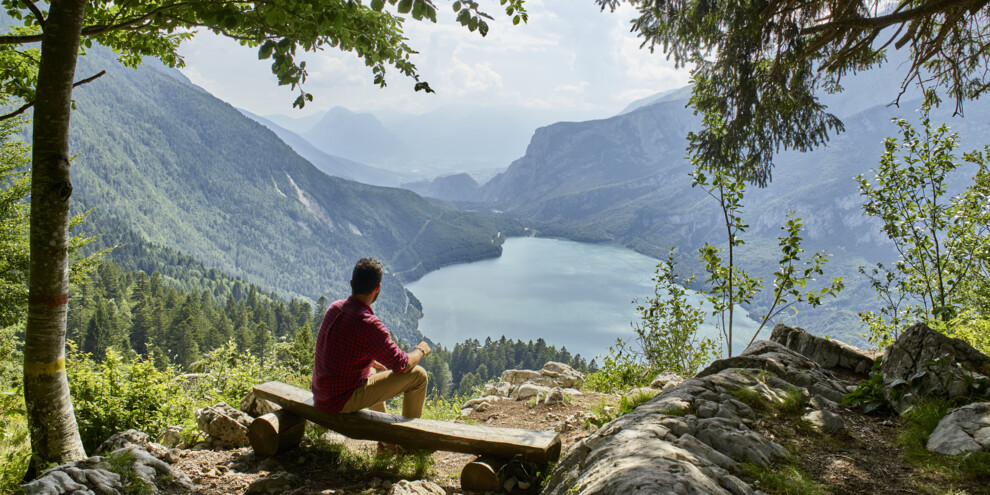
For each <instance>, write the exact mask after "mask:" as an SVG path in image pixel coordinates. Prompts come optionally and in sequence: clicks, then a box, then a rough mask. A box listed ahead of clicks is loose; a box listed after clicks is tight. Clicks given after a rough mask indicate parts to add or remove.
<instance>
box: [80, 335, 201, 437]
mask: <svg viewBox="0 0 990 495" xmlns="http://www.w3.org/2000/svg"><path fill="white" fill-rule="evenodd" d="M66 358H67V359H66V363H67V366H66V369H67V372H68V376H69V383H70V384H71V386H72V402H73V407H74V408H75V413H76V421H77V422H78V423H79V433H80V435H81V436H82V440H83V445H84V446H85V447H86V451H87V452H92V451H93V449H95V448H96V447H98V446H99V445H100V443H102V442H103V441H104V440H106V439H107V438H108V437H110V436H111V435H113V434H114V433H118V432H121V431H124V430H127V429H131V428H134V429H136V430H140V431H143V432H145V433H148V434H149V435H152V436H153V437H154V436H157V435H159V434H161V433H162V432H164V431H165V429H167V428H168V427H169V426H171V425H177V424H182V423H184V422H186V421H189V420H190V419H191V418H192V403H191V401H190V400H189V398H188V397H187V396H186V395H185V394H184V393H183V390H182V386H181V384H180V383H179V382H177V381H175V380H174V379H173V378H174V377H175V375H176V373H175V371H174V370H173V369H172V368H165V369H164V370H158V369H157V368H155V364H154V362H153V361H151V360H140V359H135V360H133V361H129V362H128V361H125V360H124V359H123V358H122V357H121V356H120V355H119V354H117V353H116V352H115V351H113V350H109V351H107V355H106V358H105V359H104V360H103V362H102V363H96V362H94V361H93V359H92V356H90V355H89V354H87V353H83V352H80V351H79V350H78V349H77V348H76V346H75V344H73V343H71V342H70V343H69V349H68V353H67V355H66Z"/></svg>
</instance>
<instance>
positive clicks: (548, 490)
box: [543, 341, 846, 495]
mask: <svg viewBox="0 0 990 495" xmlns="http://www.w3.org/2000/svg"><path fill="white" fill-rule="evenodd" d="M741 388H747V389H749V390H752V391H754V392H756V393H758V394H760V395H762V396H763V397H765V398H766V399H767V400H771V401H778V400H781V399H783V398H784V397H786V396H787V395H788V394H790V393H793V390H795V389H796V390H798V391H800V393H801V394H802V396H803V398H804V400H807V401H810V400H811V399H812V398H814V397H818V400H817V401H816V402H818V403H820V404H822V405H824V406H828V405H830V404H831V403H832V402H834V401H837V400H841V397H842V395H843V394H844V393H845V392H846V384H844V383H842V382H839V381H838V380H836V379H835V378H834V377H833V376H832V375H831V373H829V372H827V371H825V370H824V369H823V368H822V366H821V365H820V364H818V363H817V362H816V361H814V360H812V359H810V358H808V357H806V356H803V355H801V354H799V353H797V352H795V351H794V350H791V349H789V348H787V347H785V346H783V345H781V344H779V343H776V342H768V341H761V342H756V343H754V344H753V345H752V346H750V347H748V348H747V349H746V350H745V351H743V353H742V354H740V355H739V356H735V357H733V358H729V359H723V360H719V361H716V362H714V363H712V365H711V366H709V367H708V368H706V369H705V370H704V371H702V373H700V374H699V375H698V376H697V377H695V378H691V379H687V380H684V381H683V382H681V383H679V384H677V385H672V386H669V387H667V388H666V389H663V391H661V392H660V393H659V394H658V395H657V396H656V397H654V398H653V399H652V400H650V401H648V402H646V403H644V404H642V405H640V406H639V407H638V408H636V410H634V411H632V412H630V413H628V414H626V415H624V416H622V417H620V418H618V419H616V420H615V421H613V422H611V423H608V424H606V425H603V426H602V427H601V428H599V429H598V430H597V431H595V432H594V433H591V434H590V435H589V436H587V437H586V438H584V439H582V440H580V441H578V443H576V444H575V445H573V446H572V447H571V448H570V449H568V451H567V452H566V453H565V454H564V456H563V457H562V458H561V459H560V461H559V462H558V463H557V466H556V467H555V469H554V471H553V472H552V473H551V475H550V477H549V479H548V481H547V484H546V487H545V488H544V490H543V493H544V494H546V495H564V494H567V493H575V492H576V493H587V494H592V493H595V494H600V493H663V494H667V493H674V494H702V493H704V494H708V493H713V494H734V495H742V494H755V493H759V492H758V491H757V490H754V489H753V487H750V486H749V485H748V484H746V483H745V482H744V481H742V480H741V479H739V478H737V477H736V476H735V475H733V474H732V473H734V472H738V465H739V463H740V462H752V463H755V464H757V465H759V466H764V467H766V466H770V465H772V464H773V463H775V462H777V461H779V460H781V459H783V458H786V457H787V456H788V455H789V454H788V452H787V449H785V448H784V447H783V446H781V445H779V444H777V443H775V442H774V441H772V440H770V439H769V438H767V437H764V436H763V435H761V434H759V433H757V432H756V431H754V430H752V429H751V428H750V427H749V426H748V425H749V424H753V423H754V422H755V421H756V420H757V419H758V418H759V415H760V414H761V413H759V412H757V411H754V409H753V408H751V407H750V406H748V405H746V404H744V403H742V402H740V401H739V400H738V399H736V398H735V396H734V395H733V393H734V392H736V391H738V390H739V389H741ZM830 401H831V402H830ZM820 414H821V416H822V418H823V420H824V419H826V418H827V417H829V415H831V414H832V413H831V412H830V411H825V410H822V411H820ZM836 416H837V415H836Z"/></svg>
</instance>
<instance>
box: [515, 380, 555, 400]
mask: <svg viewBox="0 0 990 495" xmlns="http://www.w3.org/2000/svg"><path fill="white" fill-rule="evenodd" d="M548 392H550V389H549V388H547V387H544V386H542V385H536V384H533V383H528V382H527V383H523V384H522V385H520V386H519V389H518V390H516V400H526V399H529V398H531V397H537V396H540V395H544V394H547V393H548Z"/></svg>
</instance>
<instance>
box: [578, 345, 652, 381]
mask: <svg viewBox="0 0 990 495" xmlns="http://www.w3.org/2000/svg"><path fill="white" fill-rule="evenodd" d="M627 346H628V344H627V343H626V341H624V340H622V339H616V340H615V345H614V346H612V347H609V349H608V356H605V358H604V359H603V360H602V366H601V367H600V368H599V369H598V371H596V372H594V373H591V374H589V375H588V376H586V377H585V379H584V387H585V388H587V389H590V390H594V391H596V392H615V391H617V390H626V389H629V388H632V387H640V386H643V385H648V384H649V382H650V379H651V378H652V377H650V375H649V372H650V368H649V366H647V365H646V363H644V362H642V361H640V360H639V358H638V355H637V353H636V351H634V350H632V349H629V348H628V347H627Z"/></svg>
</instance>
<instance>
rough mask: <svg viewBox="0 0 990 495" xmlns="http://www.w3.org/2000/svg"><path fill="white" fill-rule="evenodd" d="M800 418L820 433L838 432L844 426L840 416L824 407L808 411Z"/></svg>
mask: <svg viewBox="0 0 990 495" xmlns="http://www.w3.org/2000/svg"><path fill="white" fill-rule="evenodd" d="M801 419H802V420H804V421H806V422H807V423H808V424H809V425H811V427H812V428H814V429H816V430H818V431H820V432H822V433H838V432H840V431H842V430H844V429H845V428H846V423H845V421H843V420H842V416H839V415H838V414H835V413H834V412H832V411H828V410H825V409H815V410H812V411H809V412H808V413H806V414H805V415H804V416H802V417H801Z"/></svg>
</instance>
